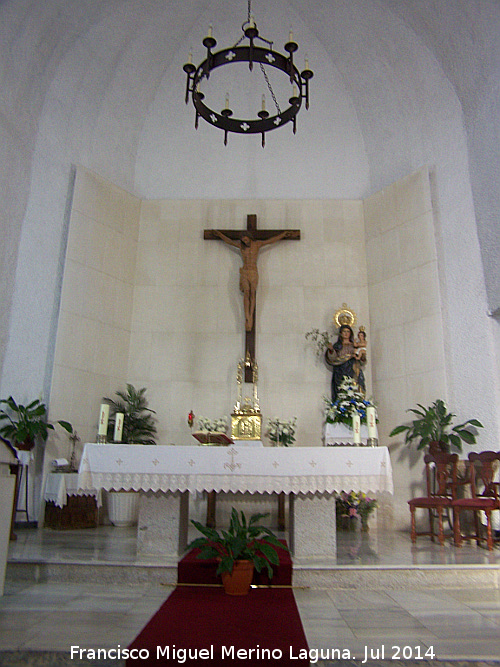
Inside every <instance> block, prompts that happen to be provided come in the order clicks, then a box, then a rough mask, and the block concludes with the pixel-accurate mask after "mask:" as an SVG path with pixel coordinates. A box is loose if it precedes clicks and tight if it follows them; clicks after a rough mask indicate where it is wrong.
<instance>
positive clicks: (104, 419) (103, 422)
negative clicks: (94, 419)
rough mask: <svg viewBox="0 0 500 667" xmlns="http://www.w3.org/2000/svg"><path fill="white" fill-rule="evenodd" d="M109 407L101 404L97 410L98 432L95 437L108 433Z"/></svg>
mask: <svg viewBox="0 0 500 667" xmlns="http://www.w3.org/2000/svg"><path fill="white" fill-rule="evenodd" d="M108 419H109V405H108V404H107V403H102V404H101V408H100V410H99V430H98V431H97V435H106V434H107V432H108Z"/></svg>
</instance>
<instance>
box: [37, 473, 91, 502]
mask: <svg viewBox="0 0 500 667" xmlns="http://www.w3.org/2000/svg"><path fill="white" fill-rule="evenodd" d="M84 495H85V496H94V497H95V498H96V500H97V505H98V507H100V506H101V505H102V500H101V492H100V491H98V490H97V489H95V488H91V487H88V488H85V489H83V488H80V486H79V481H78V475H77V473H60V472H51V473H49V474H48V475H47V478H46V480H45V490H44V494H43V499H44V500H45V501H46V502H53V503H55V504H56V505H57V507H64V506H65V505H66V504H67V502H68V496H84Z"/></svg>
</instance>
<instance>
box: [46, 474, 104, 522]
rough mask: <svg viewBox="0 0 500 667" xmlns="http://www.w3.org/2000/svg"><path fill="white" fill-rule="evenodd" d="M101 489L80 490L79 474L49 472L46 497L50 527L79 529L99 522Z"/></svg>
mask: <svg viewBox="0 0 500 667" xmlns="http://www.w3.org/2000/svg"><path fill="white" fill-rule="evenodd" d="M101 496H102V493H101V491H100V490H97V489H94V488H86V489H81V488H80V487H79V485H78V475H77V473H61V472H52V473H49V474H48V475H47V478H46V480H45V488H44V493H43V499H44V501H45V521H44V524H45V526H46V527H47V528H56V529H68V528H73V529H79V528H95V527H96V526H97V525H98V517H99V514H98V512H99V507H100V506H101V504H102V502H101Z"/></svg>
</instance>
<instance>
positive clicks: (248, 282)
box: [240, 266, 259, 292]
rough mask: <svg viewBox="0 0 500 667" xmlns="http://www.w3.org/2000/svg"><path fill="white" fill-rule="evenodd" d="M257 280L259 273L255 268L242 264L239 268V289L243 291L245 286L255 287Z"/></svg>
mask: <svg viewBox="0 0 500 667" xmlns="http://www.w3.org/2000/svg"><path fill="white" fill-rule="evenodd" d="M258 282H259V273H258V271H257V269H256V268H254V269H252V268H250V269H249V268H247V267H246V266H242V267H241V268H240V290H241V291H242V292H244V291H245V287H253V288H254V289H257V283H258Z"/></svg>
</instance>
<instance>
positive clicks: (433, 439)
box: [389, 399, 483, 452]
mask: <svg viewBox="0 0 500 667" xmlns="http://www.w3.org/2000/svg"><path fill="white" fill-rule="evenodd" d="M417 406H418V408H419V409H415V408H411V409H410V410H408V411H407V412H412V413H413V414H414V415H416V417H417V418H416V419H414V420H413V421H412V422H411V423H410V424H401V425H400V426H396V428H394V429H393V430H392V431H391V432H390V434H389V435H390V436H391V437H393V436H395V435H399V434H400V433H405V442H406V444H411V443H412V442H416V443H417V449H424V448H425V447H427V446H429V445H431V443H438V446H439V449H441V451H444V452H449V451H450V450H451V448H452V447H455V448H456V449H457V450H458V451H459V452H461V451H462V442H466V443H467V444H468V445H474V444H475V442H476V433H475V429H476V428H483V425H482V424H481V422H480V421H478V420H477V419H468V420H467V421H466V422H464V423H463V424H458V425H457V426H452V421H453V418H454V417H455V415H454V414H453V413H452V412H448V408H447V407H446V405H445V403H444V401H442V400H441V399H438V400H437V401H434V403H433V404H432V405H431V406H429V407H427V408H426V407H424V406H423V405H421V404H420V403H417ZM471 427H472V428H471ZM473 429H474V430H473Z"/></svg>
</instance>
